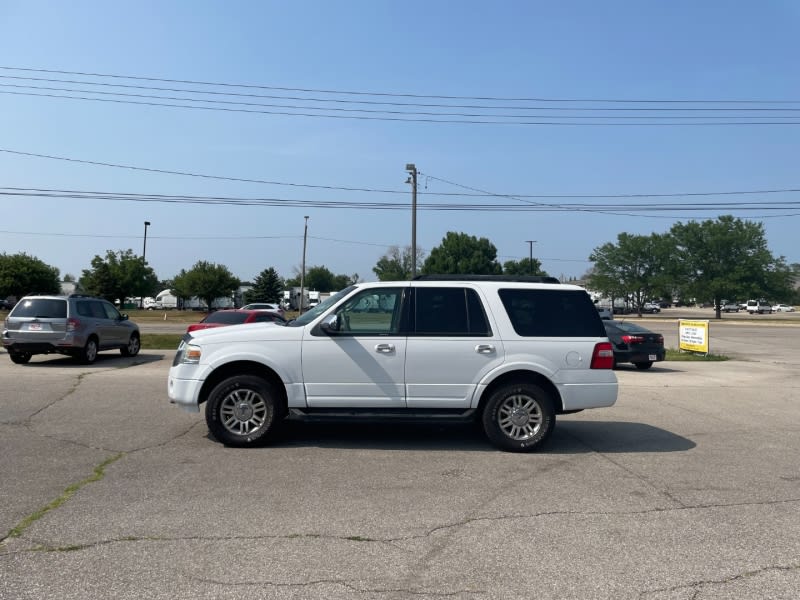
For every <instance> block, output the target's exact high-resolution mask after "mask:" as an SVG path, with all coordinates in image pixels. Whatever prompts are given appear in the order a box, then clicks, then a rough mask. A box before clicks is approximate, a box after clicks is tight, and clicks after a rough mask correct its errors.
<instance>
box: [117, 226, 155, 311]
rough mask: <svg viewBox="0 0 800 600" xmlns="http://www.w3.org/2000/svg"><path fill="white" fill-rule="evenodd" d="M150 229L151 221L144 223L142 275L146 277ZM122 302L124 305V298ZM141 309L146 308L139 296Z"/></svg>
mask: <svg viewBox="0 0 800 600" xmlns="http://www.w3.org/2000/svg"><path fill="white" fill-rule="evenodd" d="M148 227H150V221H145V222H144V243H143V244H142V269H143V271H142V275H143V276H144V268H145V267H146V266H147V258H146V256H147V228H148ZM120 302H122V303H124V302H125V299H124V298H123V299H122V300H121V301H120ZM139 308H144V296H139Z"/></svg>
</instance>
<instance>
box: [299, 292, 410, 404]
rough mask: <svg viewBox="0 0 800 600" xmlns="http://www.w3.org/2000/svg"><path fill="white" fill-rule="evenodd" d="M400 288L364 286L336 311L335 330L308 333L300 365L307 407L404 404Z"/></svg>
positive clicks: (403, 347) (403, 342) (404, 353)
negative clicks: (330, 332) (336, 325)
mask: <svg viewBox="0 0 800 600" xmlns="http://www.w3.org/2000/svg"><path fill="white" fill-rule="evenodd" d="M403 289H404V288H402V287H398V288H381V289H374V290H370V289H366V290H363V291H361V292H360V293H358V294H356V295H354V296H353V297H352V298H350V299H349V300H348V301H347V302H345V303H344V304H343V305H342V306H340V307H339V308H338V309H337V310H336V315H337V321H338V324H339V331H338V332H336V333H335V334H331V335H328V334H325V333H324V332H321V331H320V332H318V333H314V334H311V333H307V334H306V335H305V336H304V338H303V352H302V362H303V364H302V368H303V380H304V382H305V390H306V402H307V403H308V406H309V407H315V408H319V407H339V408H341V407H351V408H402V407H404V406H405V401H406V398H405V390H404V376H405V358H406V337H405V335H400V333H399V331H400V314H401V305H402V296H403Z"/></svg>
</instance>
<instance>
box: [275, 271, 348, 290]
mask: <svg viewBox="0 0 800 600" xmlns="http://www.w3.org/2000/svg"><path fill="white" fill-rule="evenodd" d="M357 281H358V273H353V274H352V275H342V274H339V275H334V274H333V272H332V271H331V270H330V269H328V268H327V267H323V266H315V267H310V268H309V269H308V270H307V271H306V276H305V279H304V280H303V286H304V287H305V288H306V289H307V290H317V291H320V292H333V291H338V290H341V289H344V288H346V287H347V286H349V285H352V284H353V283H356V282H357ZM284 286H285V289H289V288H293V287H300V273H299V270H297V273H296V274H295V276H294V277H292V278H290V279H287V280H286V281H285V282H284Z"/></svg>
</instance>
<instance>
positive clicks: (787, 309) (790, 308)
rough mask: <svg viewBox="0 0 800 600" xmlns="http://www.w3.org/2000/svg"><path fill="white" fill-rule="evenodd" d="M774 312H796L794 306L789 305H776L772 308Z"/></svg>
mask: <svg viewBox="0 0 800 600" xmlns="http://www.w3.org/2000/svg"><path fill="white" fill-rule="evenodd" d="M772 312H794V306H790V305H788V304H776V305H775V306H773V307H772Z"/></svg>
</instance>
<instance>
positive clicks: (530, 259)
mask: <svg viewBox="0 0 800 600" xmlns="http://www.w3.org/2000/svg"><path fill="white" fill-rule="evenodd" d="M525 241H526V242H528V275H533V245H534V244H535V243H536V240H525Z"/></svg>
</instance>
